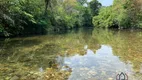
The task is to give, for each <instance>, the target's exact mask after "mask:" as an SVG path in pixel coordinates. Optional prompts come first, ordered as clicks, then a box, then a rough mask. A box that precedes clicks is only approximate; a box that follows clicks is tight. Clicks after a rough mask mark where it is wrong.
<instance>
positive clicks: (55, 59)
mask: <svg viewBox="0 0 142 80" xmlns="http://www.w3.org/2000/svg"><path fill="white" fill-rule="evenodd" d="M52 69H53V70H52ZM61 71H65V72H62V73H60V74H58V73H57V72H61ZM66 72H69V73H68V75H67V76H66ZM120 72H124V73H127V75H128V76H129V80H142V31H140V30H120V31H117V30H107V29H92V28H90V29H78V30H72V31H68V32H66V33H62V34H50V35H43V36H33V37H22V38H7V39H1V40H0V80H1V79H2V80H5V79H8V80H10V79H12V78H17V79H22V80H27V79H30V80H43V79H46V80H55V78H59V77H60V76H59V75H61V74H62V75H63V74H65V75H63V76H62V77H63V78H61V77H60V78H59V80H113V79H115V78H116V75H117V74H118V73H120ZM45 73H46V74H45ZM51 74H53V75H51ZM41 76H42V77H41ZM45 76H46V77H45ZM64 76H66V78H65V77H64Z"/></svg>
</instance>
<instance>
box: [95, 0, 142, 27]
mask: <svg viewBox="0 0 142 80" xmlns="http://www.w3.org/2000/svg"><path fill="white" fill-rule="evenodd" d="M138 1H139V0H138ZM138 4H139V5H138ZM140 4H141V5H142V2H141V3H140V2H137V1H135V0H131V1H130V0H126V1H121V0H114V4H113V5H112V6H109V7H102V8H101V9H100V11H99V15H97V16H94V17H93V24H94V26H96V27H105V28H110V27H113V28H119V29H121V28H137V27H139V28H141V21H142V16H141V15H142V13H141V9H139V7H140V6H141V5H140Z"/></svg>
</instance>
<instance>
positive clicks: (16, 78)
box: [10, 76, 19, 80]
mask: <svg viewBox="0 0 142 80" xmlns="http://www.w3.org/2000/svg"><path fill="white" fill-rule="evenodd" d="M10 80H19V77H18V76H14V77H12V78H11V79H10Z"/></svg>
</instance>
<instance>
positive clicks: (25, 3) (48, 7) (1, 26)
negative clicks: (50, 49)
mask: <svg viewBox="0 0 142 80" xmlns="http://www.w3.org/2000/svg"><path fill="white" fill-rule="evenodd" d="M83 26H84V27H92V26H94V27H104V28H118V29H122V28H142V1H141V0H114V2H113V5H111V6H108V7H105V6H102V5H101V3H100V2H99V1H97V0H92V1H91V2H88V1H87V0H0V36H5V37H9V36H21V35H28V34H45V33H47V32H49V31H62V30H68V29H72V28H78V27H83Z"/></svg>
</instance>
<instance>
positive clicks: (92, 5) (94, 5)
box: [89, 0, 102, 16]
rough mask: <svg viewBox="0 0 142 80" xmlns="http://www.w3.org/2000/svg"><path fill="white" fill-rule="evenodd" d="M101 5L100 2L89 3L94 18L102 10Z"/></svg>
mask: <svg viewBox="0 0 142 80" xmlns="http://www.w3.org/2000/svg"><path fill="white" fill-rule="evenodd" d="M101 6H102V5H101V3H99V1H98V0H92V1H91V2H90V3H89V7H90V9H91V14H92V16H95V15H98V12H99V9H100V8H101Z"/></svg>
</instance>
